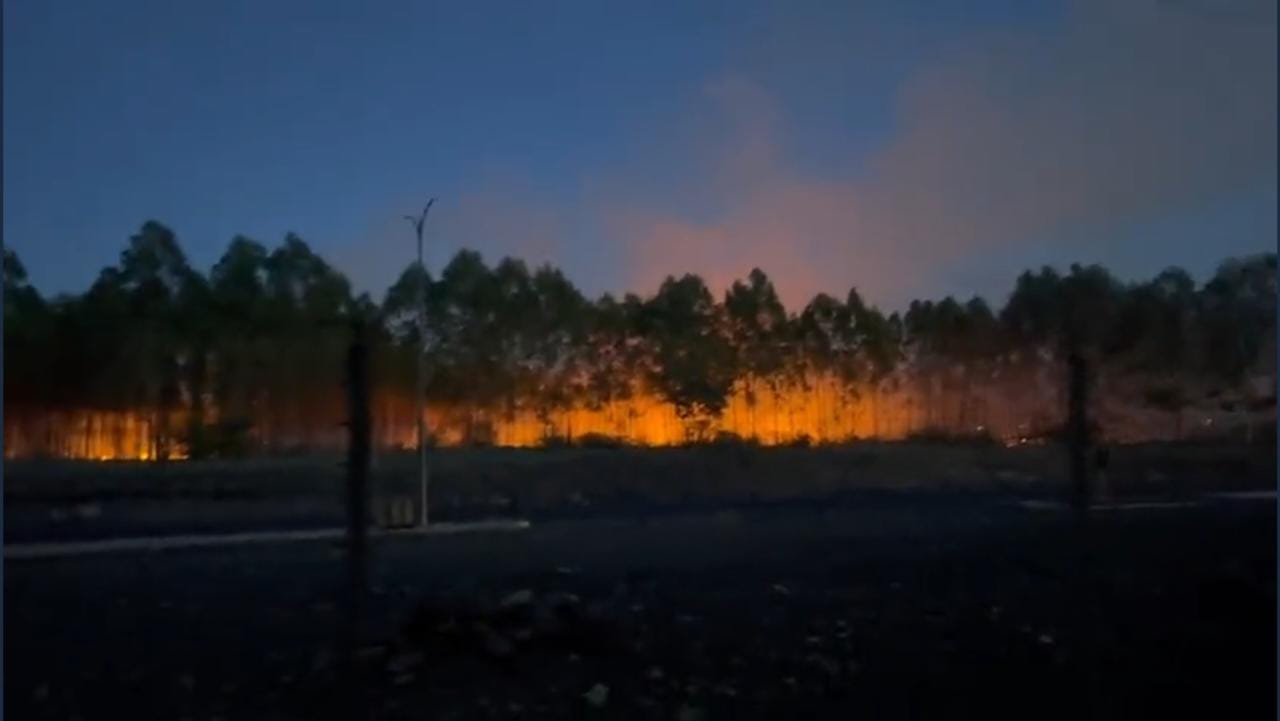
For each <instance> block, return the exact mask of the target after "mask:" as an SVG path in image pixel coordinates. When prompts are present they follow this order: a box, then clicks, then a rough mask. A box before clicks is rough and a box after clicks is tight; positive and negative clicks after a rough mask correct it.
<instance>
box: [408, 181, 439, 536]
mask: <svg viewBox="0 0 1280 721" xmlns="http://www.w3.org/2000/svg"><path fill="white" fill-rule="evenodd" d="M435 202H436V199H435V198H431V199H430V200H428V201H427V205H426V207H425V208H423V209H422V214H421V215H418V216H413V215H406V216H405V218H406V219H407V220H408V221H409V222H410V223H412V224H413V230H414V232H415V233H416V234H417V236H418V282H417V298H416V299H415V302H416V303H417V305H418V349H417V351H418V353H417V355H418V370H417V374H416V378H415V385H416V391H417V393H416V395H417V417H418V482H419V486H420V488H421V491H422V501H421V505H420V506H419V508H420V509H421V515H419V516H418V525H419V526H421V527H423V528H426V526H427V480H428V471H427V297H426V284H427V271H426V267H425V266H423V264H422V227H423V226H424V225H426V222H427V213H429V212H431V206H432V204H433V203H435Z"/></svg>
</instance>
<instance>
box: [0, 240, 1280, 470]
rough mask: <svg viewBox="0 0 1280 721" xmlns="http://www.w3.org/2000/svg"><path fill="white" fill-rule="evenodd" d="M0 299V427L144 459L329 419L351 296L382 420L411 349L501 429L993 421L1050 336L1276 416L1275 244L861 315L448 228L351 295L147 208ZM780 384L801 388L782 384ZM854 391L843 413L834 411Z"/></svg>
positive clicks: (988, 424) (1026, 277)
mask: <svg viewBox="0 0 1280 721" xmlns="http://www.w3.org/2000/svg"><path fill="white" fill-rule="evenodd" d="M420 289H421V291H422V293H423V295H422V296H421V297H423V298H424V302H425V306H426V323H425V327H419V324H418V322H417V305H416V303H417V300H416V299H417V298H419V297H420V296H419V295H418V293H419V290H420ZM4 302H5V305H4V336H5V373H4V390H5V400H4V405H5V416H6V421H7V422H6V442H7V445H8V441H10V440H15V441H16V439H17V437H16V436H13V438H11V437H10V425H11V424H13V425H14V428H15V429H21V428H22V427H23V424H24V423H25V424H27V425H28V426H29V427H34V426H33V425H32V424H38V423H39V422H40V420H41V419H49V418H65V417H69V416H68V415H67V414H72V413H76V412H83V411H89V410H92V411H101V412H121V413H123V412H127V413H134V414H140V415H141V416H142V417H144V418H145V419H146V428H147V433H148V434H149V435H150V436H151V441H152V447H153V448H154V456H155V457H159V458H164V457H170V456H173V455H177V454H178V453H179V449H181V453H182V454H185V455H191V456H219V455H234V454H242V453H253V452H280V451H284V450H289V449H304V448H312V447H319V446H323V445H325V444H326V443H329V442H330V441H331V440H332V439H336V438H340V437H341V434H340V429H339V423H340V422H341V420H342V415H343V409H342V398H343V391H342V387H341V367H342V359H343V354H344V352H345V348H346V344H347V343H348V342H349V340H350V333H351V323H352V321H353V320H356V319H359V320H361V321H363V322H364V323H365V324H367V325H368V327H369V328H371V329H372V335H373V344H372V347H373V348H374V349H375V351H374V352H375V358H374V369H375V370H374V377H375V378H376V388H375V393H376V395H377V397H378V398H379V399H381V400H380V406H379V407H380V408H381V409H382V411H381V415H380V421H379V422H380V423H381V425H382V426H383V431H384V433H383V435H382V436H381V437H383V438H384V439H390V438H392V437H393V436H395V437H401V438H403V436H404V433H405V432H407V431H408V430H409V429H411V428H412V426H413V420H412V418H413V415H412V413H413V411H412V408H413V406H412V392H413V391H412V389H413V387H414V386H413V379H414V371H415V366H416V355H415V353H416V349H418V348H425V349H426V356H427V360H428V368H429V374H428V381H427V384H428V387H427V393H428V396H429V398H430V402H431V406H432V409H433V419H432V421H433V422H432V427H433V429H435V431H436V433H437V440H439V441H441V442H445V441H448V442H456V443H493V442H501V439H500V438H497V437H495V431H494V428H495V425H501V424H502V423H503V422H504V420H506V421H511V420H512V419H514V418H516V417H519V418H522V419H524V421H523V422H525V423H526V424H529V423H532V424H534V426H535V430H534V431H533V432H534V433H535V434H536V435H537V436H539V438H540V439H541V440H542V441H544V442H560V441H565V442H572V441H574V440H580V439H581V436H582V435H584V431H583V430H582V429H581V428H579V429H578V430H577V431H575V430H574V429H573V428H571V427H570V428H568V429H567V430H566V426H565V424H566V423H567V422H570V421H565V420H564V419H566V418H571V417H573V416H572V414H574V413H578V414H590V413H593V412H597V413H599V412H603V411H602V410H601V409H606V408H613V409H617V408H630V409H631V410H629V411H626V412H627V413H629V414H630V415H631V417H630V418H629V419H628V418H618V419H616V421H617V422H616V423H614V424H613V425H609V426H608V427H609V428H611V429H613V428H616V429H617V433H614V434H610V433H600V432H598V431H597V432H594V433H593V435H618V436H623V437H625V436H627V435H628V432H627V428H628V426H627V423H635V422H637V421H636V418H635V416H636V414H637V413H638V411H636V410H635V408H636V407H637V404H638V403H640V401H641V400H642V399H647V400H650V401H653V402H654V403H657V404H661V405H662V406H664V407H665V409H666V410H665V411H664V412H666V413H668V415H670V416H671V417H673V418H674V419H675V421H674V422H675V424H676V425H677V426H678V433H679V434H680V436H681V438H683V439H687V440H694V441H696V440H707V439H711V438H714V436H715V434H716V433H717V432H719V433H721V434H724V433H725V431H724V430H723V429H724V428H725V427H730V428H732V429H733V432H734V433H736V434H737V435H739V436H745V437H748V438H751V439H755V440H761V441H765V442H770V441H773V442H777V441H779V440H782V438H781V436H780V435H779V434H780V432H781V431H780V430H779V429H784V430H785V428H787V427H788V426H786V425H785V424H784V423H783V422H782V421H779V419H778V418H776V417H773V418H766V419H761V418H758V417H757V415H761V414H763V415H772V416H777V415H779V414H783V413H791V414H792V416H793V417H792V419H791V426H789V427H790V428H791V429H792V431H791V432H790V436H791V440H795V439H796V438H797V437H798V436H800V435H802V434H801V433H800V432H799V431H798V430H796V429H799V428H801V426H802V424H803V422H806V421H803V419H802V420H797V419H796V418H795V414H797V413H800V414H802V415H803V414H809V415H811V416H813V417H814V418H817V417H819V416H821V418H823V419H828V420H826V421H823V422H827V423H829V424H830V425H829V426H828V427H829V428H830V432H829V433H828V432H827V431H823V432H822V433H821V435H824V436H830V437H828V438H822V439H819V440H839V438H837V436H840V435H862V436H884V437H892V436H895V435H897V436H901V435H903V434H904V433H919V434H923V433H931V432H932V433H940V434H950V435H965V434H972V433H996V431H997V429H998V431H999V432H998V433H996V434H997V435H1003V436H1009V435H1010V434H1013V433H1015V432H1016V433H1026V432H1030V431H1028V430H1027V429H1034V428H1035V427H1043V428H1051V427H1052V426H1054V424H1055V423H1056V422H1057V421H1056V420H1055V419H1056V418H1057V417H1058V416H1057V415H1056V414H1057V410H1056V408H1057V406H1059V405H1060V403H1059V402H1058V400H1059V399H1058V397H1057V396H1056V395H1055V394H1057V393H1059V392H1060V385H1061V384H1060V383H1058V381H1059V380H1060V379H1059V377H1058V375H1057V373H1058V368H1059V366H1060V364H1061V361H1062V359H1063V358H1064V357H1065V354H1066V353H1067V352H1068V351H1069V350H1075V351H1078V352H1081V353H1083V354H1085V355H1086V356H1087V357H1089V358H1090V359H1091V360H1092V361H1093V367H1094V368H1095V370H1096V378H1097V380H1096V382H1097V384H1098V387H1099V388H1100V390H1101V391H1102V392H1103V395H1104V396H1106V397H1115V398H1123V399H1124V403H1125V404H1127V405H1128V406H1130V407H1134V408H1143V409H1148V410H1151V409H1154V410H1155V411H1157V412H1159V413H1164V414H1167V415H1170V416H1176V418H1177V420H1176V423H1175V424H1174V426H1171V428H1172V429H1173V430H1171V431H1170V432H1171V433H1181V432H1182V428H1181V427H1180V426H1181V425H1182V412H1183V410H1184V409H1185V408H1189V407H1211V408H1214V409H1216V410H1218V411H1225V412H1234V411H1240V412H1254V411H1258V410H1260V409H1262V410H1263V411H1264V412H1265V409H1267V408H1270V409H1271V411H1270V412H1271V413H1272V414H1274V405H1273V404H1274V393H1273V392H1271V393H1270V394H1268V392H1265V391H1259V390H1258V389H1257V388H1256V387H1255V386H1257V385H1258V384H1255V383H1251V382H1250V381H1251V379H1252V378H1254V377H1256V376H1258V375H1259V374H1263V375H1267V374H1270V377H1271V378H1273V379H1274V373H1275V325H1276V315H1275V313H1276V256H1275V255H1274V254H1267V255H1260V256H1255V257H1249V258H1242V259H1231V260H1227V261H1225V262H1223V263H1222V264H1221V266H1220V267H1219V268H1218V270H1217V272H1216V273H1215V274H1214V275H1213V276H1212V277H1211V278H1209V279H1208V280H1207V281H1206V282H1204V283H1203V284H1197V283H1196V282H1195V281H1194V280H1193V279H1192V277H1191V276H1190V275H1189V274H1188V273H1186V272H1185V271H1183V270H1181V269H1177V268H1171V269H1168V270H1166V271H1164V272H1162V273H1160V274H1159V275H1157V276H1155V277H1154V278H1152V279H1150V280H1147V281H1143V282H1128V283H1126V282H1121V281H1120V280H1118V279H1116V278H1115V277H1114V276H1112V275H1111V274H1110V273H1109V272H1108V271H1107V270H1106V269H1105V268H1102V267H1100V266H1096V265H1093V266H1080V265H1072V266H1071V267H1070V268H1069V269H1067V270H1066V271H1065V272H1059V271H1057V270H1055V269H1052V268H1047V267H1046V268H1042V269H1040V270H1038V271H1034V272H1033V271H1028V272H1025V273H1023V274H1022V275H1020V276H1019V277H1018V279H1017V281H1016V283H1015V285H1014V288H1013V290H1012V292H1011V293H1010V294H1009V296H1008V299H1007V301H1006V302H1005V303H1004V305H1003V306H1002V307H1000V308H999V309H996V308H993V307H991V306H990V305H989V304H988V303H987V302H986V301H985V300H983V299H982V298H980V297H975V298H972V299H970V300H967V301H960V300H957V299H954V298H951V297H947V298H943V299H941V300H936V301H933V300H930V301H914V302H912V303H911V304H910V305H909V307H908V308H907V309H906V310H905V312H901V313H899V312H893V313H884V312H882V311H881V310H880V309H878V308H877V307H875V306H874V305H871V304H868V303H867V302H866V301H864V299H863V298H862V297H861V296H860V295H859V294H858V292H857V290H856V289H850V290H849V291H848V292H847V293H845V294H843V295H842V296H831V295H827V294H818V295H817V296H815V297H814V298H813V299H812V300H811V301H810V302H809V303H808V304H806V305H805V306H804V307H803V308H801V309H799V310H789V309H787V308H786V307H785V306H784V305H783V303H782V302H781V300H780V299H779V297H778V294H777V292H776V291H775V289H774V286H773V284H772V283H771V282H770V280H769V279H768V277H767V276H766V275H765V273H764V272H763V271H761V270H759V269H756V270H752V271H751V273H750V274H749V275H748V277H747V278H745V279H743V280H740V281H737V282H735V283H734V284H733V285H732V286H731V287H730V288H729V289H727V291H725V292H724V294H723V295H721V296H717V295H715V294H713V292H712V291H711V289H709V288H708V287H707V285H706V283H704V281H703V280H702V279H701V278H700V277H698V276H697V275H693V274H686V275H683V276H680V277H674V276H672V277H668V278H667V279H666V280H665V281H664V282H663V283H662V284H661V285H660V287H659V288H658V289H657V290H656V292H654V293H653V294H652V295H650V296H648V297H641V296H639V295H635V294H626V295H624V296H621V297H617V296H614V295H610V294H606V295H603V296H601V297H599V298H597V299H594V300H592V299H590V298H587V297H586V296H584V295H583V294H582V293H581V292H580V291H579V290H578V289H577V288H576V287H575V286H574V285H573V283H572V282H571V281H570V280H569V279H568V278H566V277H565V276H564V274H563V273H562V272H561V271H559V270H558V269H556V268H554V267H551V266H541V267H538V268H534V269H532V270H531V269H530V268H529V267H528V266H527V265H526V264H525V263H524V262H522V261H520V260H518V259H514V258H504V259H502V260H500V261H499V262H498V263H497V264H496V265H493V266H490V265H488V264H486V263H485V261H484V259H483V258H482V257H481V256H480V255H479V254H478V253H476V252H474V251H470V250H462V251H459V252H458V253H457V254H456V255H455V256H454V257H453V259H452V260H451V261H450V262H449V263H448V264H447V265H446V266H445V267H444V268H443V269H441V270H440V272H439V274H438V275H431V274H430V273H427V272H426V271H422V270H419V269H418V267H417V266H416V265H410V266H409V267H407V268H406V269H405V270H404V272H403V273H402V274H401V275H400V276H399V278H398V279H397V280H396V281H395V283H394V284H392V286H391V287H390V288H389V289H388V290H387V292H386V293H385V295H384V296H383V297H382V298H381V299H374V298H372V297H370V296H369V295H368V294H359V295H357V294H355V293H353V291H352V288H351V284H350V283H349V282H348V280H347V279H346V278H345V277H344V276H343V275H342V274H341V273H340V272H339V271H338V270H336V269H335V268H333V267H332V266H330V265H329V264H328V263H327V262H326V261H325V260H324V259H323V258H321V257H320V256H319V255H317V254H316V253H315V252H313V251H312V250H311V248H310V247H309V246H308V245H307V244H306V243H305V242H304V241H303V240H302V239H301V238H299V237H298V236H296V235H293V234H289V235H288V236H286V237H285V239H284V241H283V242H282V243H281V244H280V245H279V246H277V247H275V248H271V249H269V248H268V247H267V246H265V245H263V244H262V243H260V242H257V241H255V240H252V239H249V238H245V237H236V238H234V239H233V240H232V241H231V243H230V244H229V246H228V247H227V249H226V251H225V253H223V255H222V257H221V258H220V259H219V260H218V262H217V263H216V264H214V266H213V267H212V269H211V270H210V271H209V272H208V273H201V272H200V271H198V270H196V269H194V268H193V267H192V266H191V265H190V263H189V262H188V260H187V258H186V256H185V254H184V253H183V251H182V249H181V247H180V245H179V242H178V239H177V237H176V236H175V234H174V232H173V231H172V230H170V229H169V228H167V227H165V226H164V225H162V224H160V223H157V222H154V221H150V222H147V223H145V224H144V225H143V226H142V227H141V228H140V230H139V231H138V232H137V234H135V235H133V236H132V237H131V238H130V239H129V243H128V246H127V247H126V248H125V250H124V251H123V252H122V253H121V255H120V259H119V262H118V263H116V264H115V265H113V266H110V267H107V268H104V269H103V270H102V271H101V273H100V274H99V275H98V278H97V280H96V281H95V282H94V283H93V284H92V285H91V286H90V287H89V288H88V289H87V290H86V291H85V292H83V293H81V294H78V295H61V296H58V297H54V298H45V297H43V296H42V295H41V294H40V293H39V291H38V290H37V289H36V288H35V287H33V286H32V285H31V284H30V283H29V281H28V279H27V275H26V272H25V269H24V268H23V265H22V263H21V261H20V260H19V258H18V257H17V256H16V255H15V254H14V253H13V252H11V251H9V250H5V252H4ZM424 334H425V335H424ZM1271 385H1272V388H1273V387H1274V380H1273V381H1271ZM806 394H807V395H806ZM799 397H804V398H807V399H811V401H812V403H820V404H825V405H823V406H822V408H823V409H824V410H821V411H817V410H813V409H812V408H809V407H808V406H804V405H797V403H795V402H792V401H787V400H786V399H788V398H791V399H795V398H799ZM814 399H816V400H814ZM805 402H806V403H810V401H805ZM628 404H630V405H628ZM788 404H790V405H788ZM855 409H856V411H855ZM854 412H856V413H860V414H863V416H865V417H864V418H862V419H861V420H859V421H858V423H860V424H861V425H857V426H856V428H857V429H859V430H858V432H857V433H854V432H853V431H852V430H851V429H854V428H855V426H854V425H851V424H844V425H841V424H840V423H839V422H838V421H839V420H840V418H841V417H842V414H845V415H847V414H849V413H854ZM726 414H732V416H733V422H732V423H730V424H728V426H726V423H727V421H726V420H725V419H726V418H727V415H726ZM824 414H825V415H824ZM581 417H583V418H586V417H588V416H587V415H582V416H581ZM592 417H594V416H592ZM609 417H612V416H609ZM830 419H835V420H830ZM1117 423H1119V422H1117ZM46 425H48V424H46ZM56 425H57V424H56V423H55V424H53V426H56ZM762 427H763V428H765V429H769V428H771V429H772V434H773V437H772V438H770V437H769V433H770V431H769V430H762ZM717 429H721V430H719V431H717ZM17 432H18V430H14V433H15V434H16V433H17ZM42 432H43V433H46V434H53V433H56V432H57V429H56V428H55V427H52V426H51V427H48V428H45V430H44V431H42ZM446 432H447V433H448V434H452V435H448V436H446ZM397 433H399V434H400V435H399V436H396V434H397ZM28 435H29V436H38V435H39V433H35V432H32V433H29V434H28ZM27 440H28V445H29V446H30V447H31V448H32V449H34V450H33V452H36V451H38V450H39V449H40V448H41V444H40V442H39V439H38V438H36V439H35V440H31V438H28V439H27ZM387 442H390V441H387Z"/></svg>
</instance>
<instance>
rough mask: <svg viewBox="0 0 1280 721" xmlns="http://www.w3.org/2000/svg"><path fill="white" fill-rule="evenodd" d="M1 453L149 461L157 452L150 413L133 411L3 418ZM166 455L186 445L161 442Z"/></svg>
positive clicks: (183, 453)
mask: <svg viewBox="0 0 1280 721" xmlns="http://www.w3.org/2000/svg"><path fill="white" fill-rule="evenodd" d="M5 421H6V422H5V426H4V457H5V458H26V457H36V456H48V457H53V458H66V459H76V460H94V461H120V460H135V461H151V460H156V459H157V458H158V457H159V455H160V452H159V444H160V436H159V434H158V433H157V432H156V428H157V418H156V417H155V415H154V414H146V413H140V412H135V411H70V412H54V413H50V414H47V415H42V416H41V417H39V418H35V419H31V418H23V419H21V420H18V419H12V418H6V419H5ZM166 457H167V458H169V459H171V460H180V459H184V458H186V457H187V449H186V448H185V447H184V446H183V445H182V444H180V443H177V442H173V441H169V442H168V443H167V444H166Z"/></svg>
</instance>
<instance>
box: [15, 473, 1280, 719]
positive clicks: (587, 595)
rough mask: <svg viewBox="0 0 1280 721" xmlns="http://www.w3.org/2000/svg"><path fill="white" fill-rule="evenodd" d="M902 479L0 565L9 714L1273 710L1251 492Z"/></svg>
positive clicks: (1272, 566)
mask: <svg viewBox="0 0 1280 721" xmlns="http://www.w3.org/2000/svg"><path fill="white" fill-rule="evenodd" d="M1013 500H1014V496H1013V495H1010V494H1008V493H996V492H991V493H967V494H954V493H941V492H930V491H924V490H921V491H916V492H912V493H903V494H895V495H874V494H873V495H864V496H859V497H852V498H847V499H844V500H831V499H829V500H827V501H824V502H821V503H807V504H806V503H795V502H792V503H785V504H774V505H771V504H768V503H760V504H757V505H755V506H751V507H738V508H724V509H720V510H716V509H711V508H702V507H699V508H698V509H697V510H696V511H688V512H682V511H680V509H679V508H674V507H673V508H669V509H667V511H666V512H663V513H650V514H647V515H643V516H631V517H599V518H592V517H582V518H565V519H560V520H556V519H548V520H545V521H544V522H539V523H537V524H536V525H535V526H534V527H533V528H532V529H530V530H528V531H525V532H522V533H511V534H495V535H472V536H455V537H435V538H416V539H415V538H402V539H387V540H384V541H380V542H379V543H378V545H377V546H376V547H375V549H374V556H373V567H372V580H371V592H370V595H369V597H368V599H367V601H368V604H367V607H366V609H365V614H364V618H363V628H362V630H361V641H360V644H359V652H358V654H357V659H356V661H355V664H356V667H355V669H354V670H347V669H344V666H343V664H342V662H341V661H342V654H340V653H338V646H337V644H336V638H337V637H338V633H339V629H340V627H341V623H340V622H341V618H342V610H343V596H342V594H341V592H340V591H341V589H342V587H343V586H342V579H343V572H344V568H345V565H344V552H343V550H342V549H341V548H340V547H335V546H332V545H328V544H322V543H311V544H293V545H281V546H271V547H244V548H235V549H223V550H200V551H183V552H166V553H157V554H146V555H137V554H134V555H112V556H99V557H80V558H66V559H59V560H46V561H30V562H14V561H9V562H6V564H5V591H4V593H5V611H6V613H5V632H6V633H5V661H6V666H7V668H6V674H5V689H4V690H5V711H6V713H7V714H10V715H11V717H13V718H25V719H42V718H57V719H67V718H82V719H93V718H130V719H147V718H164V719H177V718H191V719H211V718H224V719H240V718H298V719H306V718H333V719H338V718H353V717H368V718H379V719H401V718H403V719H409V718H453V719H472V718H475V719H489V718H530V717H531V718H654V719H657V718H664V719H671V718H678V719H686V720H688V721H692V720H694V719H732V718H849V717H873V718H932V717H938V716H946V717H951V718H957V717H958V718H966V717H976V716H983V717H991V716H993V715H996V716H1003V715H1009V714H1013V713H1018V714H1019V715H1023V716H1028V715H1030V716H1036V717H1046V716H1047V717H1054V718H1083V717H1088V718H1130V717H1138V718H1147V717H1151V718H1172V717H1185V716H1191V715H1193V714H1194V715H1202V714H1210V713H1212V714H1213V715H1215V716H1221V715H1224V714H1225V715H1229V716H1230V717H1232V718H1274V716H1275V712H1276V707H1275V700H1276V682H1275V678H1276V670H1277V669H1276V645H1275V640H1276V538H1277V537H1276V515H1275V504H1274V501H1270V502H1265V501H1264V502H1258V501H1225V500H1216V501H1206V502H1204V503H1203V504H1201V505H1199V506H1196V507H1191V508H1165V509H1152V510H1132V511H1113V512H1099V513H1096V514H1094V517H1093V518H1092V519H1090V520H1089V522H1088V523H1086V524H1083V525H1081V524H1078V523H1076V522H1075V521H1074V520H1073V519H1072V518H1071V517H1070V516H1069V515H1067V514H1064V513H1057V512H1051V511H1030V510H1026V509H1024V508H1021V507H1018V506H1016V505H1014V504H1013V503H1012V501H1013Z"/></svg>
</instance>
